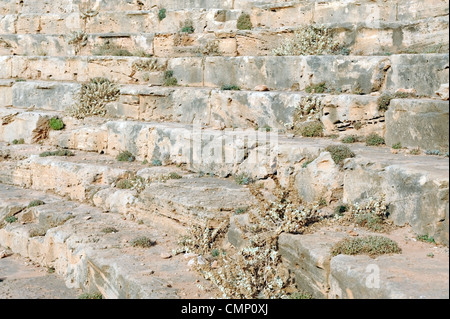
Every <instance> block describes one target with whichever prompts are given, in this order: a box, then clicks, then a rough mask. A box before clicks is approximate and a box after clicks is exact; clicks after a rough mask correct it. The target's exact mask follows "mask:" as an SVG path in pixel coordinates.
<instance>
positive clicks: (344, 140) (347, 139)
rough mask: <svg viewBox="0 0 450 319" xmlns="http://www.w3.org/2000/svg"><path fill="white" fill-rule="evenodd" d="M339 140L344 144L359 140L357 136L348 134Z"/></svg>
mask: <svg viewBox="0 0 450 319" xmlns="http://www.w3.org/2000/svg"><path fill="white" fill-rule="evenodd" d="M341 142H342V143H345V144H352V143H356V142H359V138H358V136H356V135H349V136H346V137H344V138H342V140H341Z"/></svg>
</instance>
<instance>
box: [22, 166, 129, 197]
mask: <svg viewBox="0 0 450 319" xmlns="http://www.w3.org/2000/svg"><path fill="white" fill-rule="evenodd" d="M26 162H27V163H29V170H30V171H31V178H32V185H31V188H32V189H35V190H44V191H47V190H53V191H54V192H56V193H57V194H59V195H61V196H68V197H69V198H70V199H72V200H79V201H84V200H86V198H87V194H88V191H89V188H90V187H91V184H96V185H110V184H111V183H113V182H115V181H116V180H117V178H119V177H121V176H124V175H125V174H126V171H125V170H124V169H119V168H111V167H107V166H102V165H94V164H89V163H74V162H69V161H62V160H58V159H55V158H49V157H43V158H41V157H31V158H30V159H28V160H26Z"/></svg>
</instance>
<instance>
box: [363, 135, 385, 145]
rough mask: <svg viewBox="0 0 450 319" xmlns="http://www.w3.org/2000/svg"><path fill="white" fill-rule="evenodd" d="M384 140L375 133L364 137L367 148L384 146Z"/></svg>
mask: <svg viewBox="0 0 450 319" xmlns="http://www.w3.org/2000/svg"><path fill="white" fill-rule="evenodd" d="M384 144H385V142H384V138H382V137H381V136H380V135H378V134H376V133H371V134H369V135H368V136H367V137H366V145H367V146H380V145H384Z"/></svg>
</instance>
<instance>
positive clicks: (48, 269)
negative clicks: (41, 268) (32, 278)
mask: <svg viewBox="0 0 450 319" xmlns="http://www.w3.org/2000/svg"><path fill="white" fill-rule="evenodd" d="M55 271H56V269H55V267H47V272H48V273H49V274H54V273H55Z"/></svg>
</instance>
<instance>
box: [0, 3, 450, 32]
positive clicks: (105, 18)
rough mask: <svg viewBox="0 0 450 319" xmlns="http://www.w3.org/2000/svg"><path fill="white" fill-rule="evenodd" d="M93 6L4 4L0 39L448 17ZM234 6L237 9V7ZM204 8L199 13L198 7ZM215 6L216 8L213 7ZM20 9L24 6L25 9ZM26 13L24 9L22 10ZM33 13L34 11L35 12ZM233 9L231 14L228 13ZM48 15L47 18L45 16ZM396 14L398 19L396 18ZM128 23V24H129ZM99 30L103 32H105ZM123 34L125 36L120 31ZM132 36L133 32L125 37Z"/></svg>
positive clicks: (247, 7)
mask: <svg viewBox="0 0 450 319" xmlns="http://www.w3.org/2000/svg"><path fill="white" fill-rule="evenodd" d="M140 3H142V5H140V4H139V3H128V2H125V3H123V2H122V3H120V4H119V3H117V1H114V2H111V3H108V4H106V3H103V2H101V3H100V2H96V3H95V4H86V3H82V4H80V3H76V2H75V3H74V2H69V3H67V2H65V3H61V4H59V5H53V4H52V5H51V8H48V6H49V3H48V2H47V3H46V4H43V5H42V6H41V7H40V8H39V6H37V5H33V9H31V10H26V9H25V10H20V6H18V7H17V6H16V7H15V6H14V5H13V4H9V5H6V6H4V8H5V9H3V10H2V11H0V13H2V14H3V17H2V18H1V19H0V21H1V23H0V26H1V29H0V30H1V33H14V32H17V33H29V32H31V33H36V32H40V33H54V30H55V27H58V30H61V33H68V32H63V31H69V32H70V31H75V30H79V29H82V28H83V29H84V30H85V31H86V32H88V33H97V32H105V31H106V32H110V31H113V32H139V31H142V30H155V29H157V28H160V31H162V30H163V29H164V30H166V31H164V32H167V30H170V31H168V32H176V31H178V29H179V28H180V22H181V23H183V22H184V21H185V20H186V19H191V20H192V21H194V27H195V29H196V30H204V29H206V30H217V28H220V29H223V28H225V29H227V28H233V29H236V20H237V18H238V16H239V15H240V14H241V13H242V12H246V13H248V14H250V17H251V22H252V25H253V26H254V27H266V28H267V27H269V28H279V27H286V26H292V25H298V24H301V23H305V24H327V23H338V24H342V23H351V24H358V23H361V22H363V23H364V22H365V23H370V24H372V25H377V24H379V23H382V22H384V21H385V22H398V21H413V20H420V19H427V18H433V17H437V16H445V15H448V11H449V10H448V6H447V5H446V3H445V1H440V0H433V1H432V2H430V1H426V2H425V1H424V0H409V1H407V2H406V3H405V2H404V1H391V2H389V3H386V2H382V1H376V2H375V3H374V1H369V0H365V1H362V2H361V1H322V2H317V1H313V0H310V1H306V2H305V1H302V2H300V1H290V2H275V3H274V2H272V1H270V2H267V1H264V2H263V1H259V2H252V1H244V2H243V3H242V2H234V4H232V7H230V6H229V4H226V5H225V7H217V8H214V7H212V6H211V5H212V3H210V4H209V5H206V3H204V2H203V3H202V2H200V3H198V5H196V6H194V7H193V6H190V5H191V4H190V3H189V4H183V5H182V6H180V7H173V8H174V9H171V8H170V6H169V3H166V2H165V3H159V4H158V3H154V2H152V4H151V6H150V7H149V3H148V2H145V1H144V2H140ZM239 3H242V4H241V5H240V4H239ZM202 4H205V5H206V6H205V7H202ZM216 4H217V5H220V3H216ZM25 6H26V5H25ZM26 7H27V8H30V6H29V5H28V6H26ZM36 8H39V9H36ZM163 8H164V9H166V14H165V15H166V17H165V18H163V19H162V20H160V19H159V17H158V14H159V11H160V10H161V9H163ZM186 8H189V9H186ZM232 8H234V9H232ZM48 12H49V13H48ZM397 12H399V13H398V14H396V13H397ZM130 20H131V23H130ZM105 28H107V29H106V30H105ZM125 30H127V31H125ZM130 30H134V31H130Z"/></svg>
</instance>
